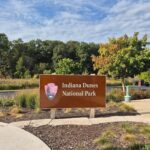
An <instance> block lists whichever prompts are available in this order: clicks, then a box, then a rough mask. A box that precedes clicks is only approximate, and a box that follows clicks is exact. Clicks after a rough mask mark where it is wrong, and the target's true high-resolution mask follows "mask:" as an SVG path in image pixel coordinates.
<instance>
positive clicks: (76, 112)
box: [0, 107, 138, 123]
mask: <svg viewBox="0 0 150 150" xmlns="http://www.w3.org/2000/svg"><path fill="white" fill-rule="evenodd" d="M9 109H10V108H7V107H6V108H0V111H2V112H4V113H5V114H7V115H5V116H4V117H0V122H5V123H10V122H16V121H25V120H35V119H49V118H50V110H45V111H44V110H43V111H40V112H38V113H37V112H35V111H34V110H29V109H22V113H21V114H22V116H21V117H14V116H12V115H10V114H9ZM89 112H90V109H75V108H74V109H71V111H67V112H65V110H64V109H57V111H56V119H58V118H74V117H89ZM137 114H138V113H137V112H136V111H131V112H119V111H118V108H116V107H114V108H113V107H111V108H105V109H100V108H97V109H96V115H95V117H107V116H125V115H137Z"/></svg>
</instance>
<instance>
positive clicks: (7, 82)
mask: <svg viewBox="0 0 150 150" xmlns="http://www.w3.org/2000/svg"><path fill="white" fill-rule="evenodd" d="M38 86H39V79H0V90H16V89H27V88H35V87H38Z"/></svg>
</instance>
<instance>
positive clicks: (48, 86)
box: [40, 75, 106, 108]
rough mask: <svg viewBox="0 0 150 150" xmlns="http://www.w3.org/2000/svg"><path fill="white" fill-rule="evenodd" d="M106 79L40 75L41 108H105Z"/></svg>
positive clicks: (100, 77)
mask: <svg viewBox="0 0 150 150" xmlns="http://www.w3.org/2000/svg"><path fill="white" fill-rule="evenodd" d="M105 94H106V77H105V76H91V75H40V107H41V108H73V107H105V98H106V95H105Z"/></svg>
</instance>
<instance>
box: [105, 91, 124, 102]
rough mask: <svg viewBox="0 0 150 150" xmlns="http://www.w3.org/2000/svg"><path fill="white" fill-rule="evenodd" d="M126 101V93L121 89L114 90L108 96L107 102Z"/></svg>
mask: <svg viewBox="0 0 150 150" xmlns="http://www.w3.org/2000/svg"><path fill="white" fill-rule="evenodd" d="M123 99H124V93H123V91H122V90H121V89H114V90H112V91H111V92H110V93H109V94H107V98H106V100H107V102H108V101H114V102H120V101H122V100H123Z"/></svg>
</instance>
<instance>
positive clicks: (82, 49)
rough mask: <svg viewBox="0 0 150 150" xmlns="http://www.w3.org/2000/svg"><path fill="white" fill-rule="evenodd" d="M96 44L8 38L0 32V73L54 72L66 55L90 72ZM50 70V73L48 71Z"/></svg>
mask: <svg viewBox="0 0 150 150" xmlns="http://www.w3.org/2000/svg"><path fill="white" fill-rule="evenodd" d="M97 50H98V44H94V43H85V42H77V41H68V42H67V43H64V42H61V41H50V40H43V41H42V40H40V39H37V40H31V41H29V42H23V41H22V40H21V39H17V40H14V41H9V39H8V37H7V35H6V34H0V58H1V59H0V66H1V67H0V76H1V77H5V78H6V77H11V78H29V77H33V76H34V75H37V74H42V73H53V72H54V71H55V68H56V66H57V64H58V62H59V61H60V60H61V59H64V58H69V59H72V60H73V61H74V62H75V63H77V62H78V63H80V64H81V69H82V71H81V70H79V72H77V73H78V74H79V73H84V72H87V73H88V74H91V73H93V66H92V61H91V58H90V57H91V55H92V54H94V55H97ZM48 70H50V72H48Z"/></svg>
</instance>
